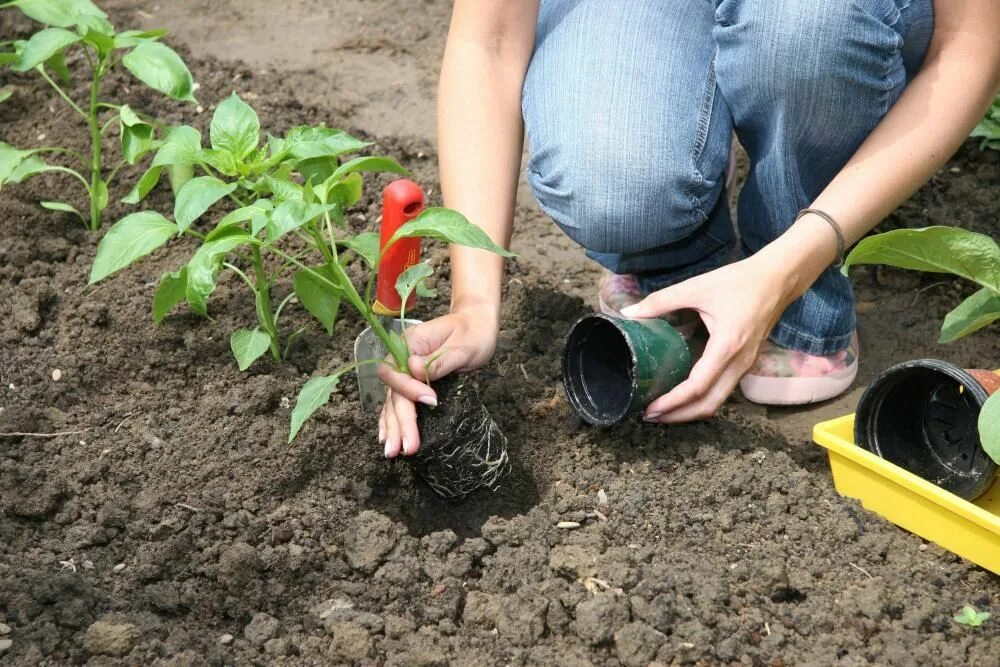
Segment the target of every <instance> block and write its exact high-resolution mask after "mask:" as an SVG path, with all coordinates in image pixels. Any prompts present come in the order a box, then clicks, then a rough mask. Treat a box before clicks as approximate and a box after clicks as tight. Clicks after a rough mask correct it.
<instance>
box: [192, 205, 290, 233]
mask: <svg viewBox="0 0 1000 667" xmlns="http://www.w3.org/2000/svg"><path fill="white" fill-rule="evenodd" d="M273 209H274V204H272V203H271V200H270V199H258V200H257V201H255V202H254V203H252V204H250V205H249V206H244V207H242V208H238V209H236V210H235V211H232V212H230V213H227V214H226V216H225V217H223V218H222V220H219V224H217V225H216V226H215V229H213V230H212V231H211V232H209V233H208V236H206V237H205V240H206V241H211V240H213V239H215V238H216V237H218V236H220V235H221V234H222V233H223V232H224V231H225V230H227V229H228V228H230V227H233V226H234V225H238V224H240V223H242V222H247V221H248V220H253V219H254V218H256V217H258V216H261V215H265V216H266V215H267V214H268V213H270V212H271V211H272V210H273Z"/></svg>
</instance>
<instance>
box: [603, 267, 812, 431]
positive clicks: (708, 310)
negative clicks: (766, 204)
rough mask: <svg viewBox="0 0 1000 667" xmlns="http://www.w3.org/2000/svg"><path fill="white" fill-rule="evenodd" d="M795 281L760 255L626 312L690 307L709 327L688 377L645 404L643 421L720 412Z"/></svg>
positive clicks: (650, 314)
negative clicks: (705, 340)
mask: <svg viewBox="0 0 1000 667" xmlns="http://www.w3.org/2000/svg"><path fill="white" fill-rule="evenodd" d="M795 282H796V281H794V280H790V279H789V275H788V273H787V271H785V272H783V271H782V270H781V267H780V266H778V265H774V264H773V263H772V264H771V265H769V264H768V261H766V260H765V259H764V258H763V257H762V256H761V255H756V256H753V257H750V258H748V259H745V260H743V261H740V262H736V263H734V264H729V265H727V266H724V267H722V268H719V269H716V270H714V271H711V272H709V273H705V274H703V275H700V276H697V277H695V278H691V279H689V280H686V281H684V282H682V283H678V284H676V285H672V286H670V287H667V288H665V289H662V290H660V291H658V292H653V293H652V294H650V295H649V296H648V297H646V298H645V299H643V300H642V301H641V302H640V303H637V304H635V305H633V306H630V307H628V308H625V309H623V310H622V315H624V316H626V317H629V318H654V317H659V316H661V315H663V314H665V313H670V312H673V311H677V310H681V309H685V308H690V309H692V310H695V311H697V312H698V314H699V315H701V319H702V321H703V322H704V323H705V326H706V327H707V329H708V334H709V338H708V344H707V345H706V347H705V353H704V354H703V355H702V357H701V359H700V360H698V362H697V363H696V364H695V365H694V367H693V368H692V369H691V374H690V376H689V377H688V379H687V380H685V381H684V382H682V383H681V384H679V385H677V386H676V387H675V388H674V389H672V390H671V391H670V392H669V393H667V394H665V395H664V396H661V397H660V398H658V399H656V400H655V401H653V402H652V403H651V404H650V405H649V407H647V408H646V412H645V416H644V419H645V420H646V421H651V422H660V423H663V424H674V423H679V422H687V421H694V420H698V419H707V418H709V417H712V416H713V415H715V414H716V413H717V412H718V410H719V408H720V407H721V406H722V404H723V403H724V402H725V401H726V399H727V398H728V397H729V395H730V394H731V393H732V391H733V389H735V388H736V385H737V384H738V383H739V381H740V379H741V378H742V377H743V375H744V374H745V373H746V372H747V371H748V370H750V368H751V367H752V366H753V364H754V362H755V361H756V359H757V354H758V352H759V351H760V348H761V345H763V343H764V341H765V340H766V339H767V336H768V334H769V333H770V332H771V329H772V328H774V325H775V324H777V322H778V319H779V318H780V317H781V314H782V313H783V312H784V310H785V308H786V307H788V304H790V303H791V302H792V301H794V300H795V298H796V297H797V296H798V294H796V291H797V290H796V289H795V286H794V285H795Z"/></svg>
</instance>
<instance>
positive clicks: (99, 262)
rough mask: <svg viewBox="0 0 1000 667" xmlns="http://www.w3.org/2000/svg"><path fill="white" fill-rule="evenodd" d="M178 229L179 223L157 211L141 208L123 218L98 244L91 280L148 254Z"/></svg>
mask: <svg viewBox="0 0 1000 667" xmlns="http://www.w3.org/2000/svg"><path fill="white" fill-rule="evenodd" d="M179 231H180V230H179V229H178V228H177V225H175V224H174V223H172V222H170V221H169V220H167V219H166V218H164V217H163V216H162V215H160V214H159V213H156V212H155V211H141V212H139V213H133V214H132V215H129V216H126V217H124V218H122V219H121V220H119V221H118V222H116V223H115V224H114V225H113V226H112V227H111V229H109V230H108V233H107V234H105V235H104V238H103V239H101V243H100V244H99V245H98V246H97V256H96V257H95V258H94V266H93V267H92V268H91V269H90V281H89V282H90V284H91V285H93V284H94V283H96V282H98V281H101V280H104V279H105V278H107V277H108V276H110V275H111V274H112V273H114V272H116V271H120V270H121V269H124V268H125V267H126V266H128V265H129V264H131V263H133V262H134V261H136V260H137V259H139V258H140V257H145V256H146V255H148V254H149V253H151V252H153V251H154V250H156V249H157V248H159V247H160V246H161V245H163V244H164V243H166V242H167V241H168V240H170V237H172V236H174V235H175V234H177V233H178V232H179Z"/></svg>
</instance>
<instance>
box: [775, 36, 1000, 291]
mask: <svg viewBox="0 0 1000 667" xmlns="http://www.w3.org/2000/svg"><path fill="white" fill-rule="evenodd" d="M998 83H1000V48H998V44H997V43H996V34H995V32H993V31H990V35H989V36H988V37H987V36H979V35H976V34H969V33H967V32H958V33H955V34H948V35H945V36H943V37H940V38H938V37H936V39H935V44H934V45H932V49H931V52H930V53H929V54H928V57H927V60H926V63H925V65H924V67H923V69H922V70H921V72H920V73H919V74H918V75H917V76H916V77H914V79H913V81H912V82H911V83H910V85H909V86H908V87H907V89H906V90H905V91H904V92H903V94H902V96H901V97H900V99H899V100H898V101H897V103H896V104H895V105H894V106H893V107H892V109H891V110H890V111H889V113H888V114H886V116H885V118H884V119H883V120H882V122H881V123H880V124H879V125H878V127H877V128H876V129H875V131H874V132H873V133H872V134H871V135H870V136H869V137H868V139H867V140H866V141H865V142H864V143H863V144H862V145H861V147H860V148H859V149H858V151H857V153H855V155H854V157H853V158H852V159H851V160H850V161H849V162H848V164H847V165H846V166H845V167H844V168H843V170H841V172H840V173H839V174H838V175H837V176H836V178H834V179H833V181H832V182H831V183H830V184H829V186H827V188H826V189H825V190H824V191H823V192H822V193H821V194H820V196H819V197H817V198H816V200H815V202H814V203H813V204H812V206H813V208H817V209H820V210H822V211H825V212H826V213H828V214H830V215H831V216H833V218H834V219H835V220H836V221H837V222H838V223H839V225H840V227H841V229H842V231H843V234H844V237H845V240H846V242H847V244H848V245H850V244H852V243H854V242H856V241H857V240H859V239H860V238H862V237H863V236H864V235H865V234H866V233H867V232H869V231H870V230H871V229H873V228H874V227H875V226H876V225H877V224H878V223H879V222H880V221H881V220H882V219H883V218H885V217H886V216H887V215H888V214H889V213H891V212H892V211H893V210H894V209H895V208H896V207H897V206H899V205H900V204H901V203H902V202H904V201H905V200H906V199H907V198H908V197H910V196H911V195H912V194H913V193H914V192H916V190H917V189H919V188H920V187H921V186H922V185H923V184H924V183H926V182H927V180H929V179H930V177H931V176H933V175H934V173H935V172H936V171H937V170H938V169H940V168H941V166H942V165H943V164H944V163H945V162H946V161H947V159H948V158H949V157H950V156H951V155H952V154H953V153H954V152H955V151H956V150H957V149H958V148H959V146H961V144H962V142H963V141H964V140H965V139H966V138H967V137H968V135H969V132H970V131H971V130H972V128H973V127H974V126H975V125H976V123H977V122H978V121H979V120H980V119H981V118H982V116H983V114H984V113H985V111H986V109H987V108H988V106H989V104H990V101H991V100H992V99H993V98H994V96H995V95H996V94H997V89H998ZM836 247H837V246H836V239H835V236H834V235H833V232H832V230H831V229H830V228H829V227H828V226H827V225H826V223H825V222H824V221H823V220H821V219H819V218H816V217H814V216H807V217H804V218H803V219H802V220H800V221H799V222H797V223H796V224H794V225H793V226H792V227H791V228H790V229H789V230H788V232H786V233H785V234H784V235H783V236H782V237H781V238H779V239H778V240H777V241H775V242H774V243H772V244H771V245H770V246H768V248H766V249H765V251H764V252H765V254H766V255H767V256H769V257H770V258H779V257H784V258H786V260H785V263H784V265H785V266H786V267H787V266H788V262H787V258H789V257H791V258H793V261H792V267H791V272H790V277H791V280H790V281H789V282H790V283H794V285H795V287H796V289H795V291H796V292H797V293H796V294H794V295H792V296H798V295H800V294H801V293H802V292H804V291H805V290H806V289H808V287H809V286H810V285H811V284H812V283H813V282H814V281H815V279H816V278H817V277H818V276H819V275H820V273H822V272H823V270H824V269H825V268H826V267H828V266H829V265H830V263H831V262H833V261H834V260H835V259H836Z"/></svg>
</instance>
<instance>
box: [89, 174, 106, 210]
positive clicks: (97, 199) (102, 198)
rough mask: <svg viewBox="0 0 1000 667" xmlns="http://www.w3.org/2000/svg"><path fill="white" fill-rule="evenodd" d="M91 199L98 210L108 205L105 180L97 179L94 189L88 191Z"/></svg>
mask: <svg viewBox="0 0 1000 667" xmlns="http://www.w3.org/2000/svg"><path fill="white" fill-rule="evenodd" d="M90 197H91V199H93V200H94V204H95V205H96V206H97V210H98V211H103V210H104V209H106V208H107V207H108V184H107V182H105V181H97V185H96V187H95V188H94V191H93V192H91V193H90Z"/></svg>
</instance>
